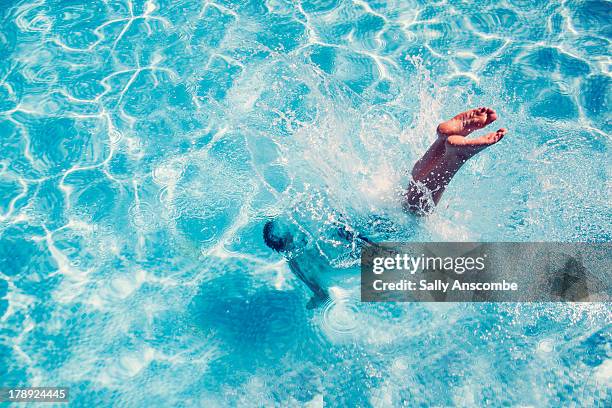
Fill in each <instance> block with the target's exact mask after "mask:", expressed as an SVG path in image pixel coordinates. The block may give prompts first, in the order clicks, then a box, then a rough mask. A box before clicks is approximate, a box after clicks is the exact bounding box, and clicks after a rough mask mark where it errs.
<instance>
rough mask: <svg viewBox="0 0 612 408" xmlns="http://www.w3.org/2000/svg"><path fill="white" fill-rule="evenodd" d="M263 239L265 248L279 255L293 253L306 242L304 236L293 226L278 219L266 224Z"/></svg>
mask: <svg viewBox="0 0 612 408" xmlns="http://www.w3.org/2000/svg"><path fill="white" fill-rule="evenodd" d="M263 239H264V242H265V243H266V245H267V246H269V247H270V248H272V249H273V250H275V251H276V252H281V253H284V252H289V251H294V250H295V249H297V248H298V247H299V246H300V243H305V241H306V240H305V236H304V234H302V233H301V232H300V231H299V230H297V229H296V228H295V226H294V225H292V224H289V223H287V222H284V221H281V220H278V219H276V220H272V221H268V222H266V224H265V225H264V228H263Z"/></svg>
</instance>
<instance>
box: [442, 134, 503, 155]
mask: <svg viewBox="0 0 612 408" xmlns="http://www.w3.org/2000/svg"><path fill="white" fill-rule="evenodd" d="M506 132H507V130H506V129H503V128H502V129H499V130H498V131H497V132H492V133H489V134H486V135H484V136H480V137H477V138H476V139H468V138H466V137H463V136H457V135H454V136H450V137H449V138H447V139H446V146H447V148H446V153H447V154H448V153H451V154H453V155H457V156H461V157H462V158H464V159H465V160H467V159H469V158H470V157H472V156H473V155H475V154H476V153H478V152H479V151H481V150H484V149H485V148H487V147H489V146H491V145H494V144H495V143H497V142H499V141H500V140H502V138H503V137H504V136H505V134H506Z"/></svg>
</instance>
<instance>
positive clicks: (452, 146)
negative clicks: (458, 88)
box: [403, 108, 506, 215]
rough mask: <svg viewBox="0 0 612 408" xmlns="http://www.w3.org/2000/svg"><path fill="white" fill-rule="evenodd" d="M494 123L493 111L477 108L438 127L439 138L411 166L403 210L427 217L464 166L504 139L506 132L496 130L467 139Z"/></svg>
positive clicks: (494, 114) (494, 115)
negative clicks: (475, 131) (410, 179)
mask: <svg viewBox="0 0 612 408" xmlns="http://www.w3.org/2000/svg"><path fill="white" fill-rule="evenodd" d="M496 119H497V114H496V113H495V111H494V110H493V109H489V108H477V109H472V110H469V111H466V112H463V113H460V114H459V115H457V116H455V117H454V118H452V119H451V120H448V121H446V122H444V123H441V124H440V125H439V126H438V129H437V132H438V138H437V139H436V141H435V142H434V143H433V144H432V145H431V146H430V147H429V149H428V150H427V152H425V154H424V155H423V157H422V158H421V159H419V160H418V161H417V162H416V164H415V165H414V168H413V170H412V181H411V182H410V185H409V186H408V190H407V191H406V193H405V200H404V203H403V204H404V208H406V209H407V210H409V211H412V212H414V213H417V214H420V215H424V214H427V213H430V212H431V211H432V210H433V208H434V206H435V205H436V204H438V202H439V201H440V198H441V197H442V193H443V192H444V189H445V188H446V186H447V185H448V183H450V181H451V179H452V178H453V176H454V175H455V173H457V171H458V170H459V169H460V168H461V166H462V165H463V163H465V162H466V161H467V160H468V159H469V158H470V157H472V156H474V155H475V154H476V153H478V152H479V151H481V150H483V149H485V148H487V147H488V146H491V145H493V144H495V143H497V142H499V141H500V140H501V139H502V138H503V137H504V135H505V134H506V130H505V129H499V130H497V131H496V132H493V133H489V134H487V135H484V136H481V137H478V138H476V139H467V138H466V136H467V135H469V134H470V133H472V132H473V131H474V130H477V129H482V128H483V127H485V126H487V125H489V124H490V123H491V122H493V121H494V120H496Z"/></svg>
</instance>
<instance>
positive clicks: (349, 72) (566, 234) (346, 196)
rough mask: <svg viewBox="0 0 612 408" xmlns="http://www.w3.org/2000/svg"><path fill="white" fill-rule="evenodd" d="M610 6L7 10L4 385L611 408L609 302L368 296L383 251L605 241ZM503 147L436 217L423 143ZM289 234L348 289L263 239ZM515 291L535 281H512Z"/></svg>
mask: <svg viewBox="0 0 612 408" xmlns="http://www.w3.org/2000/svg"><path fill="white" fill-rule="evenodd" d="M611 14H612V6H611V3H610V2H606V1H563V2H560V1H555V2H547V1H538V2H535V1H524V0H521V1H486V0H485V1H479V2H473V3H468V2H459V1H445V2H436V3H429V2H418V1H387V2H383V1H365V0H359V1H358V0H354V1H327V0H326V1H308V2H290V1H282V0H269V1H265V2H264V1H251V2H249V1H214V2H213V1H201V0H197V1H195V0H194V1H161V0H148V1H134V2H130V1H95V0H93V1H83V0H80V1H78V0H75V1H65V0H39V1H29V0H28V1H11V0H1V1H0V24H1V25H0V27H1V30H0V56H1V57H2V58H1V59H0V152H1V154H0V379H1V381H0V385H5V386H8V385H22V386H23V385H30V386H69V387H71V398H72V402H73V404H74V405H75V406H94V405H96V406H104V405H111V404H113V405H118V406H148V405H150V406H176V405H179V406H205V407H211V406H306V405H307V406H310V407H316V406H322V405H325V406H342V405H348V406H411V407H412V406H427V405H463V406H473V405H485V404H489V405H494V406H499V405H533V406H547V405H548V406H564V405H573V404H575V405H585V406H593V405H595V406H597V405H599V406H610V402H611V399H612V397H611V392H610V390H611V384H612V349H611V346H610V345H611V334H610V323H611V320H612V317H611V313H610V305H609V304H605V303H604V304H602V303H600V304H496V305H493V304H482V305H474V304H424V303H421V304H416V303H415V304H365V303H360V302H359V295H358V293H359V290H358V289H359V288H358V276H356V275H351V273H346V272H350V271H351V270H353V269H354V267H355V266H356V262H357V260H356V256H355V251H354V248H352V247H351V245H350V244H347V243H345V242H341V241H339V240H337V239H336V238H334V235H333V229H334V226H333V225H334V222H333V221H334V220H335V219H337V218H338V217H340V216H341V217H343V218H344V220H345V221H346V223H348V224H349V225H351V226H352V227H353V228H355V229H358V230H364V231H368V234H370V235H371V236H372V237H373V238H375V239H380V240H383V239H392V240H399V241H430V240H431V241H464V240H467V241H487V240H491V241H570V242H571V241H598V242H609V241H610V240H611V234H612V232H611V231H612V225H611V221H610V214H611V213H612V208H611V202H612V200H611V199H610V181H609V180H610V173H611V170H612V168H611V166H610V163H611V162H612V161H611V160H610V135H609V132H610V130H611V129H612V123H611V122H610V111H609V103H610V99H611V97H612V96H611V95H612V94H611V90H610V81H611V76H610V38H611V36H612V25H611V24H610V21H612V20H611V18H610V17H611ZM476 106H491V107H493V108H494V109H496V110H497V112H498V114H499V119H498V123H499V126H498V125H497V124H495V126H496V127H495V129H497V127H502V126H503V127H506V128H508V129H509V133H508V136H507V137H506V138H504V140H503V141H502V142H500V143H499V144H498V145H496V146H494V147H492V148H490V149H488V150H487V151H486V152H484V153H482V154H480V155H479V156H478V157H476V158H474V159H473V160H472V161H470V162H469V163H468V164H467V165H466V166H464V168H462V169H461V171H460V172H459V173H458V175H457V176H456V178H455V179H454V180H453V181H452V183H451V185H450V186H449V188H448V190H447V192H446V193H445V196H444V197H443V199H442V202H441V205H440V206H439V208H438V209H437V210H436V212H435V214H433V215H432V216H430V217H427V218H426V219H420V220H415V219H413V218H412V217H411V216H409V215H406V214H404V213H403V212H402V211H401V208H400V205H399V200H398V194H399V192H401V190H402V188H403V187H405V186H406V185H407V183H408V181H409V178H408V175H409V172H410V170H411V168H412V165H413V164H414V162H415V160H416V159H417V158H418V157H419V156H420V155H421V154H422V153H423V152H424V151H425V149H426V148H427V147H428V146H429V144H430V143H431V142H432V141H433V140H434V138H435V128H436V125H437V124H438V123H439V122H440V121H441V120H445V119H448V118H449V117H451V116H452V115H454V114H456V113H458V112H461V111H463V110H465V109H467V108H470V107H476ZM279 216H280V217H288V218H291V219H293V220H294V222H295V223H296V224H297V225H299V226H300V227H301V228H302V229H303V230H304V231H305V232H306V233H307V234H308V236H309V239H310V242H311V243H312V245H314V247H316V248H318V249H319V251H320V257H321V259H324V260H325V261H326V262H328V263H329V264H330V265H331V266H332V267H333V268H334V271H336V272H340V273H339V274H338V275H339V276H343V277H342V278H341V279H339V280H338V282H339V283H337V285H336V286H334V287H333V288H332V293H333V296H332V297H333V299H332V301H330V302H328V303H327V304H325V305H323V306H321V307H319V308H317V309H314V310H308V309H306V307H305V306H306V303H307V302H308V299H309V298H310V296H311V294H310V293H309V291H308V289H307V288H306V287H305V286H304V284H303V283H301V282H300V281H298V280H297V279H296V278H295V277H294V276H293V275H292V273H291V272H290V271H289V268H288V266H287V263H286V262H285V260H284V259H283V258H282V257H281V256H280V255H279V254H276V253H274V252H272V251H270V250H269V249H268V248H267V247H266V246H265V244H264V243H263V240H262V237H261V229H262V226H263V224H264V223H265V222H266V221H267V220H268V219H270V218H272V217H279ZM526 273H528V271H526Z"/></svg>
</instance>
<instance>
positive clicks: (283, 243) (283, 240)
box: [263, 221, 293, 252]
mask: <svg viewBox="0 0 612 408" xmlns="http://www.w3.org/2000/svg"><path fill="white" fill-rule="evenodd" d="M263 239H264V242H265V243H266V245H267V246H269V247H270V248H272V249H273V250H275V251H276V252H282V251H284V250H285V249H286V248H287V246H289V244H290V243H291V242H292V241H293V239H292V237H291V236H289V237H282V236H278V235H275V234H274V221H268V222H266V225H264V228H263Z"/></svg>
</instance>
